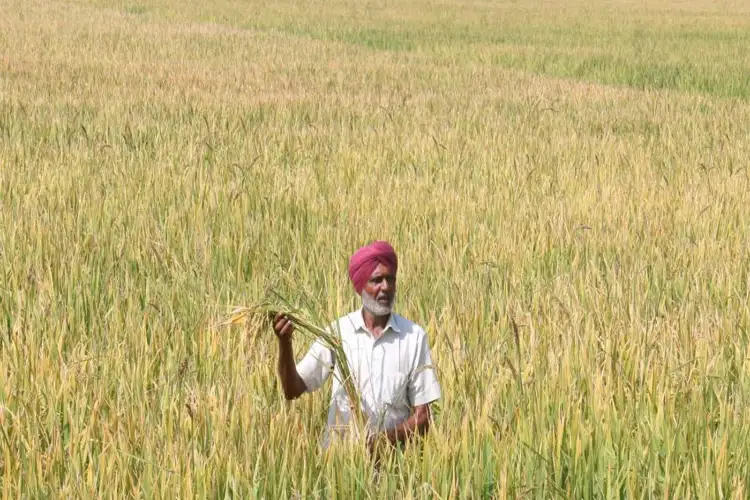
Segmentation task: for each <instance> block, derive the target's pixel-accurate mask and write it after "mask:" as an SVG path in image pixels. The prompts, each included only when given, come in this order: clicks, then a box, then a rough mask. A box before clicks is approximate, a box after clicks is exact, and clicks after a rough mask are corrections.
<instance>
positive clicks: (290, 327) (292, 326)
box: [281, 321, 294, 335]
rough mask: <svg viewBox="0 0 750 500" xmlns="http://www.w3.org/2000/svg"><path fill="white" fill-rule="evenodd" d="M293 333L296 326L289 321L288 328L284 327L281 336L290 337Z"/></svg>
mask: <svg viewBox="0 0 750 500" xmlns="http://www.w3.org/2000/svg"><path fill="white" fill-rule="evenodd" d="M292 331H294V325H293V324H292V322H291V321H287V324H286V326H284V328H283V329H282V330H281V334H282V335H289V334H290V333H292Z"/></svg>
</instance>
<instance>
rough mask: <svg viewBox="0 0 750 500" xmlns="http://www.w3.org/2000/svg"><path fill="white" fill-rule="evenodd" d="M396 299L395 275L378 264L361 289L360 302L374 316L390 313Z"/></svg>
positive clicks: (385, 266)
mask: <svg viewBox="0 0 750 500" xmlns="http://www.w3.org/2000/svg"><path fill="white" fill-rule="evenodd" d="M395 298H396V274H395V273H394V272H393V269H391V268H390V266H388V265H386V264H378V267H376V268H375V271H373V272H372V276H370V279H369V280H368V281H367V284H366V285H365V287H364V288H363V289H362V302H363V304H364V306H365V308H366V309H368V310H370V312H371V313H373V314H375V315H376V316H385V315H387V314H390V313H391V309H392V308H393V301H394V299H395Z"/></svg>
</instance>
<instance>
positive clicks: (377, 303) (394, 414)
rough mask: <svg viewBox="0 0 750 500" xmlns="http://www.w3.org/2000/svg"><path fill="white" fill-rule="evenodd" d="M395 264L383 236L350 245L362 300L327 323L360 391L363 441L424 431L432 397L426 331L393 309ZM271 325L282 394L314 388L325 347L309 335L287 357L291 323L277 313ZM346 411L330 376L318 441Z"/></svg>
mask: <svg viewBox="0 0 750 500" xmlns="http://www.w3.org/2000/svg"><path fill="white" fill-rule="evenodd" d="M397 270H398V259H397V257H396V252H395V251H394V250H393V247H391V245H390V244H388V243H387V242H384V241H376V242H374V243H372V244H370V245H367V246H364V247H362V248H360V249H359V250H357V251H356V252H355V253H354V255H352V257H351V259H350V260H349V278H350V279H351V281H352V284H353V285H354V290H356V292H357V294H358V295H360V296H361V297H362V308H361V309H359V310H356V311H354V312H352V313H350V314H347V315H346V316H343V317H341V318H339V319H338V320H337V322H336V323H335V324H334V325H332V328H335V329H337V330H338V332H339V333H340V335H341V341H342V345H343V348H344V351H345V353H346V357H347V360H348V362H349V367H350V371H351V374H352V376H353V377H354V379H355V384H356V386H357V389H358V392H359V395H360V396H361V398H362V401H361V406H362V410H363V414H364V416H365V417H366V418H367V420H368V422H367V426H368V430H369V432H370V437H369V440H368V443H369V444H370V446H371V447H372V446H373V444H374V443H375V442H376V441H378V440H387V442H389V443H390V444H392V445H398V444H400V443H405V442H407V441H408V440H409V439H410V438H411V437H412V436H414V435H422V434H425V433H426V432H427V430H428V429H429V425H430V406H429V405H430V403H432V402H433V401H435V400H437V399H439V398H440V385H439V384H438V381H437V377H436V376H435V370H434V369H433V368H432V360H431V358H430V346H429V343H428V340H427V335H426V334H425V332H424V330H423V329H422V328H421V327H420V326H418V325H416V324H414V323H412V322H411V321H409V320H408V319H406V318H404V317H402V316H399V315H398V314H396V313H394V312H393V303H394V299H395V297H396V272H397ZM273 329H274V332H275V333H276V336H277V338H278V340H279V376H280V378H281V385H282V387H283V389H284V395H285V397H286V398H287V399H296V398H298V397H299V396H301V395H302V394H303V393H304V392H313V391H316V390H317V389H319V388H320V387H321V386H322V385H323V383H324V382H325V381H326V379H327V378H328V376H329V375H330V374H331V371H332V369H335V367H334V366H332V365H333V356H332V353H331V352H330V351H329V350H328V348H326V347H325V346H324V345H323V344H322V343H321V342H320V341H316V342H314V343H313V345H312V347H311V348H310V350H309V351H308V352H307V354H306V355H305V357H304V358H303V359H302V361H300V362H299V363H298V364H296V365H295V360H294V352H293V349H292V332H293V330H294V325H293V324H292V322H291V321H290V320H289V319H287V318H286V317H285V316H284V315H283V314H281V313H279V314H277V315H276V317H275V318H274V320H273ZM350 411H351V410H350V404H349V398H348V397H347V394H346V391H345V389H344V387H343V386H342V385H341V383H340V381H339V380H337V378H336V377H334V381H333V394H332V397H331V407H330V410H329V412H328V430H327V432H326V437H325V439H324V441H323V447H327V446H328V442H329V438H330V437H331V436H332V435H340V434H342V433H343V432H345V429H346V428H348V422H349V418H350Z"/></svg>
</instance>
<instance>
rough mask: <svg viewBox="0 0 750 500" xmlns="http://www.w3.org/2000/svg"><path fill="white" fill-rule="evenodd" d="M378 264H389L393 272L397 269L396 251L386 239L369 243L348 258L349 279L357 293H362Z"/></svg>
mask: <svg viewBox="0 0 750 500" xmlns="http://www.w3.org/2000/svg"><path fill="white" fill-rule="evenodd" d="M378 264H385V265H387V266H390V267H391V269H393V273H394V274H395V273H396V271H397V270H398V258H397V257H396V251H395V250H394V249H393V247H392V246H391V245H390V244H389V243H388V242H387V241H376V242H373V243H370V244H369V245H367V246H364V247H362V248H360V249H359V250H357V251H356V252H354V255H352V257H351V258H350V259H349V279H350V280H352V284H353V285H354V289H355V290H356V291H357V294H358V295H362V289H363V288H364V287H365V285H366V284H367V282H368V281H369V280H370V278H371V277H372V273H373V272H375V268H376V267H378Z"/></svg>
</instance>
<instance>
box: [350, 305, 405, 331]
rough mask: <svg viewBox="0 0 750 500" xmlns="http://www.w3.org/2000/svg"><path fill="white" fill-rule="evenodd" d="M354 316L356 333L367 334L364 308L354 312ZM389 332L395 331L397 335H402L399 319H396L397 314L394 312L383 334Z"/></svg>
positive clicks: (353, 321)
mask: <svg viewBox="0 0 750 500" xmlns="http://www.w3.org/2000/svg"><path fill="white" fill-rule="evenodd" d="M353 316H354V318H352V323H353V325H354V331H355V332H366V331H367V328H366V327H365V318H364V317H363V316H362V308H361V307H360V308H359V309H358V310H357V311H354V314H353ZM388 330H393V331H394V332H396V333H401V327H400V326H399V324H398V319H397V318H396V313H394V312H391V315H390V316H389V317H388V323H386V324H385V328H383V333H385V332H387V331H388Z"/></svg>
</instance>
